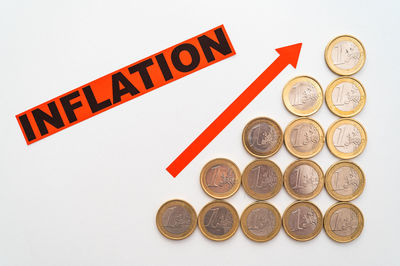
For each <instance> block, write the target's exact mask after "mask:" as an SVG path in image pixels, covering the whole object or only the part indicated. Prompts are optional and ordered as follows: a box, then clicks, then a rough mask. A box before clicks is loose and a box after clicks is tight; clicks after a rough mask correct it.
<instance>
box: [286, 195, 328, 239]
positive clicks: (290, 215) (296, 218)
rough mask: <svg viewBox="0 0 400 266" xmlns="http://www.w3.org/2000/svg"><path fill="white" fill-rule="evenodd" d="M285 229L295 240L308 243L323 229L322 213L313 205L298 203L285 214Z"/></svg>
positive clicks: (305, 202)
mask: <svg viewBox="0 0 400 266" xmlns="http://www.w3.org/2000/svg"><path fill="white" fill-rule="evenodd" d="M282 223H283V228H284V229H285V232H286V233H287V234H288V235H289V236H290V237H291V238H293V239H294V240H297V241H308V240H311V239H313V238H314V237H316V236H317V235H318V234H319V233H320V232H321V229H322V223H323V221H322V213H321V211H320V210H319V209H318V207H317V206H315V205H314V204H313V203H311V202H308V201H296V202H294V203H293V204H292V205H290V206H289V207H288V208H287V209H286V210H285V212H284V214H283V219H282Z"/></svg>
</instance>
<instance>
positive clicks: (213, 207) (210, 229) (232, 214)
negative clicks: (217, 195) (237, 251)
mask: <svg viewBox="0 0 400 266" xmlns="http://www.w3.org/2000/svg"><path fill="white" fill-rule="evenodd" d="M198 223H199V228H200V231H201V232H202V233H203V235H205V236H206V237H207V238H209V239H211V240H214V241H223V240H226V239H228V238H230V237H232V236H233V235H234V234H235V232H236V230H237V229H238V227H239V216H238V214H237V212H236V210H235V208H234V207H233V206H232V205H231V204H229V203H227V202H225V201H212V202H210V203H208V204H207V205H206V206H204V207H203V209H202V210H201V211H200V213H199V219H198Z"/></svg>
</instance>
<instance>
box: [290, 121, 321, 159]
mask: <svg viewBox="0 0 400 266" xmlns="http://www.w3.org/2000/svg"><path fill="white" fill-rule="evenodd" d="M284 141H285V146H286V148H287V150H288V151H289V152H290V153H291V154H293V155H294V156H296V157H298V158H303V159H306V158H311V157H313V156H315V155H316V154H318V153H319V152H320V151H321V150H322V148H323V147H324V142H325V137H324V130H323V129H322V127H321V125H320V124H318V123H317V121H315V120H313V119H311V118H298V119H296V120H294V121H292V122H291V123H290V124H289V125H288V126H287V127H286V130H285V136H284Z"/></svg>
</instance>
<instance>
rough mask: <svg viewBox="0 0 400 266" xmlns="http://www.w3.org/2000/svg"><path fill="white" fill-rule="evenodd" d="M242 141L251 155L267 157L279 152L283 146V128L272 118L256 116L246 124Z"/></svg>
mask: <svg viewBox="0 0 400 266" xmlns="http://www.w3.org/2000/svg"><path fill="white" fill-rule="evenodd" d="M242 142H243V146H244V148H245V149H246V150H247V152H248V153H250V154H251V155H253V156H255V157H257V158H267V157H270V156H272V155H274V154H275V153H277V152H278V150H279V149H280V148H281V147H282V143H283V133H282V129H281V128H280V126H279V125H278V123H277V122H275V121H274V120H272V119H271V118H267V117H259V118H255V119H253V120H251V121H250V122H249V123H247V125H246V126H245V128H244V130H243V133H242Z"/></svg>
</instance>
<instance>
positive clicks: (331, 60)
mask: <svg viewBox="0 0 400 266" xmlns="http://www.w3.org/2000/svg"><path fill="white" fill-rule="evenodd" d="M325 62H326V64H327V65H328V67H329V68H330V69H331V70H332V71H333V72H334V73H336V74H338V75H342V76H350V75H353V74H355V73H357V72H358V71H359V70H360V69H361V68H362V67H363V66H364V63H365V49H364V46H363V45H362V43H361V42H360V41H359V40H357V39H356V38H355V37H353V36H350V35H342V36H338V37H336V38H335V39H333V40H332V41H330V42H329V43H328V45H327V46H326V49H325Z"/></svg>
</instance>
